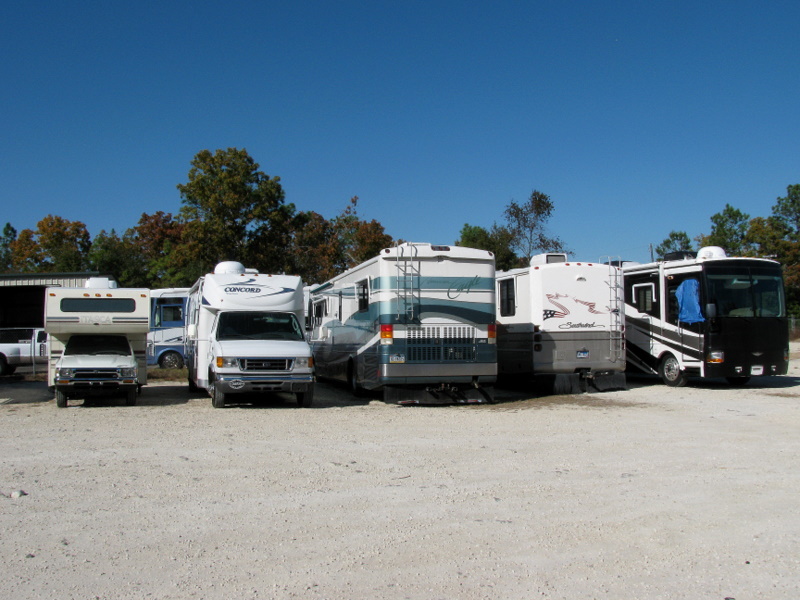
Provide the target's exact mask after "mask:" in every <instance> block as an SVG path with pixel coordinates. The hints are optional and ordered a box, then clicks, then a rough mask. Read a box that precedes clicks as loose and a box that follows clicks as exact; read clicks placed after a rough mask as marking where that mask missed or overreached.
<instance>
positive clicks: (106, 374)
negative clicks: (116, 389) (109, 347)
mask: <svg viewBox="0 0 800 600" xmlns="http://www.w3.org/2000/svg"><path fill="white" fill-rule="evenodd" d="M73 379H75V380H81V379H119V369H76V370H75V375H74V377H73Z"/></svg>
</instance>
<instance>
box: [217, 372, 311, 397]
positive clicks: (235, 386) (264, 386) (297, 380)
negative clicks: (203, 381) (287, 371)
mask: <svg viewBox="0 0 800 600" xmlns="http://www.w3.org/2000/svg"><path fill="white" fill-rule="evenodd" d="M216 382H217V385H218V386H219V390H220V391H221V392H222V393H224V394H246V393H249V392H307V391H309V390H311V389H313V387H314V376H313V375H304V376H296V377H268V376H257V375H244V376H241V375H219V374H218V375H217V377H216Z"/></svg>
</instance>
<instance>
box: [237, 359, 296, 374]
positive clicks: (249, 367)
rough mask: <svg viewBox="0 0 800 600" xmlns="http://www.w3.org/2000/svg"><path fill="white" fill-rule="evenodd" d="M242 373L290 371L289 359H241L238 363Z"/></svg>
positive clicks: (292, 361) (290, 360)
mask: <svg viewBox="0 0 800 600" xmlns="http://www.w3.org/2000/svg"><path fill="white" fill-rule="evenodd" d="M239 363H240V368H241V370H242V371H290V370H291V368H292V365H293V364H294V360H293V359H291V358H243V359H241V360H240V361H239Z"/></svg>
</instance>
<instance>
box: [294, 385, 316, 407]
mask: <svg viewBox="0 0 800 600" xmlns="http://www.w3.org/2000/svg"><path fill="white" fill-rule="evenodd" d="M295 397H296V398H297V406H299V407H300V408H311V405H312V404H313V403H314V388H309V389H308V391H306V392H296V393H295Z"/></svg>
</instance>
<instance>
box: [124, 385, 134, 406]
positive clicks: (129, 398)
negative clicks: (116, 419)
mask: <svg viewBox="0 0 800 600" xmlns="http://www.w3.org/2000/svg"><path fill="white" fill-rule="evenodd" d="M136 395H137V389H136V388H135V387H132V388H128V389H127V390H125V404H126V405H127V406H136Z"/></svg>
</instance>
